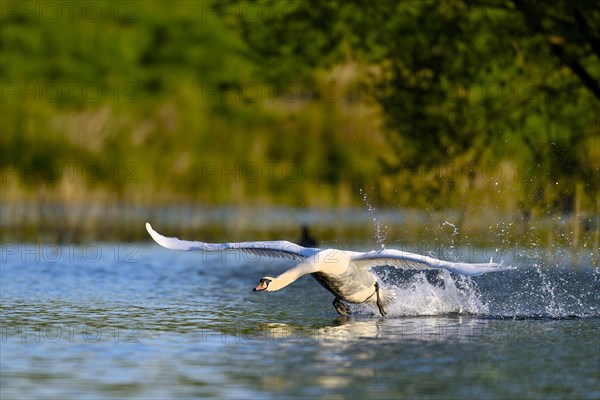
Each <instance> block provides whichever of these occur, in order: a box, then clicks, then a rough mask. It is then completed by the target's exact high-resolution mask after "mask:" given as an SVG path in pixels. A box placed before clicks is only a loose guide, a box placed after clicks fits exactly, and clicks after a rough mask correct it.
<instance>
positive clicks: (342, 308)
mask: <svg viewBox="0 0 600 400" xmlns="http://www.w3.org/2000/svg"><path fill="white" fill-rule="evenodd" d="M333 306H334V307H335V311H337V312H338V314H340V315H349V314H350V307H348V305H347V304H344V303H342V299H340V298H339V297H336V298H335V299H333Z"/></svg>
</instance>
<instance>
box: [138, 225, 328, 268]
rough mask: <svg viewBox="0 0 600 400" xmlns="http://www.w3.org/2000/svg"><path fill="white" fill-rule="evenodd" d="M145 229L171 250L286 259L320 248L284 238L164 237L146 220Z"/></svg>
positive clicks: (156, 240) (301, 257)
mask: <svg viewBox="0 0 600 400" xmlns="http://www.w3.org/2000/svg"><path fill="white" fill-rule="evenodd" d="M146 230H147V231H148V233H149V234H150V236H152V239H154V241H155V242H156V243H158V244H159V245H161V246H163V247H166V248H167V249H172V250H183V251H206V252H219V251H228V250H234V251H235V250H238V251H242V252H246V253H250V254H254V255H256V256H264V257H274V258H284V259H287V260H304V259H305V258H307V257H310V256H312V255H314V254H316V253H318V252H319V251H320V249H314V248H307V247H302V246H299V245H297V244H295V243H292V242H287V241H285V240H278V241H271V242H239V243H206V242H196V241H190V240H180V239H177V238H173V237H165V236H163V235H161V234H160V233H158V232H156V231H155V230H154V229H152V226H151V225H150V224H149V223H148V222H146Z"/></svg>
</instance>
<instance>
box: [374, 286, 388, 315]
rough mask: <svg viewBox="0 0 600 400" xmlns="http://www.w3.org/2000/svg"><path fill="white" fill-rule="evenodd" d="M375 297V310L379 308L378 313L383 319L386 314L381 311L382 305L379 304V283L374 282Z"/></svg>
mask: <svg viewBox="0 0 600 400" xmlns="http://www.w3.org/2000/svg"><path fill="white" fill-rule="evenodd" d="M375 295H376V296H377V308H379V313H380V314H381V316H382V317H385V315H386V312H385V310H384V309H383V304H382V303H381V297H379V283H377V282H375Z"/></svg>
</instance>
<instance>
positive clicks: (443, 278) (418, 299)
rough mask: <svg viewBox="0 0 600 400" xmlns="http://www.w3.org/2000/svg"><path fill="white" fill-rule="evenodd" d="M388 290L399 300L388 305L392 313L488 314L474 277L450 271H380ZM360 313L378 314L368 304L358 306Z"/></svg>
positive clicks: (406, 314) (393, 314)
mask: <svg viewBox="0 0 600 400" xmlns="http://www.w3.org/2000/svg"><path fill="white" fill-rule="evenodd" d="M378 275H379V276H380V277H381V278H382V280H383V281H384V282H385V283H384V284H383V285H382V288H383V289H384V290H387V291H390V292H392V294H393V295H394V296H395V299H396V301H395V302H394V303H393V304H390V305H388V306H387V308H386V311H387V312H388V317H404V316H435V315H447V314H467V315H486V314H488V311H489V310H488V307H487V305H486V304H485V303H484V302H483V301H482V300H481V299H480V296H479V294H478V289H477V285H476V284H475V282H474V281H473V279H472V278H470V277H467V276H460V275H453V274H451V273H450V272H448V271H445V270H443V271H439V272H437V271H430V272H423V271H419V272H417V273H414V274H413V275H412V276H410V277H409V278H408V279H404V278H399V277H398V276H397V275H396V274H395V273H394V271H379V272H378ZM356 308H357V311H358V312H359V313H369V314H371V313H373V314H378V310H377V309H373V308H372V307H370V306H368V305H358V306H356Z"/></svg>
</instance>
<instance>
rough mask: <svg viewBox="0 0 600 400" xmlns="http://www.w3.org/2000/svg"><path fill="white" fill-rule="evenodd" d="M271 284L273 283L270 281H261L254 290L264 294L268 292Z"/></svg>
mask: <svg viewBox="0 0 600 400" xmlns="http://www.w3.org/2000/svg"><path fill="white" fill-rule="evenodd" d="M269 283H271V281H270V280H268V279H261V280H260V283H259V284H258V286H257V287H255V288H254V291H255V292H262V291H263V290H267V288H268V287H269Z"/></svg>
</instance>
